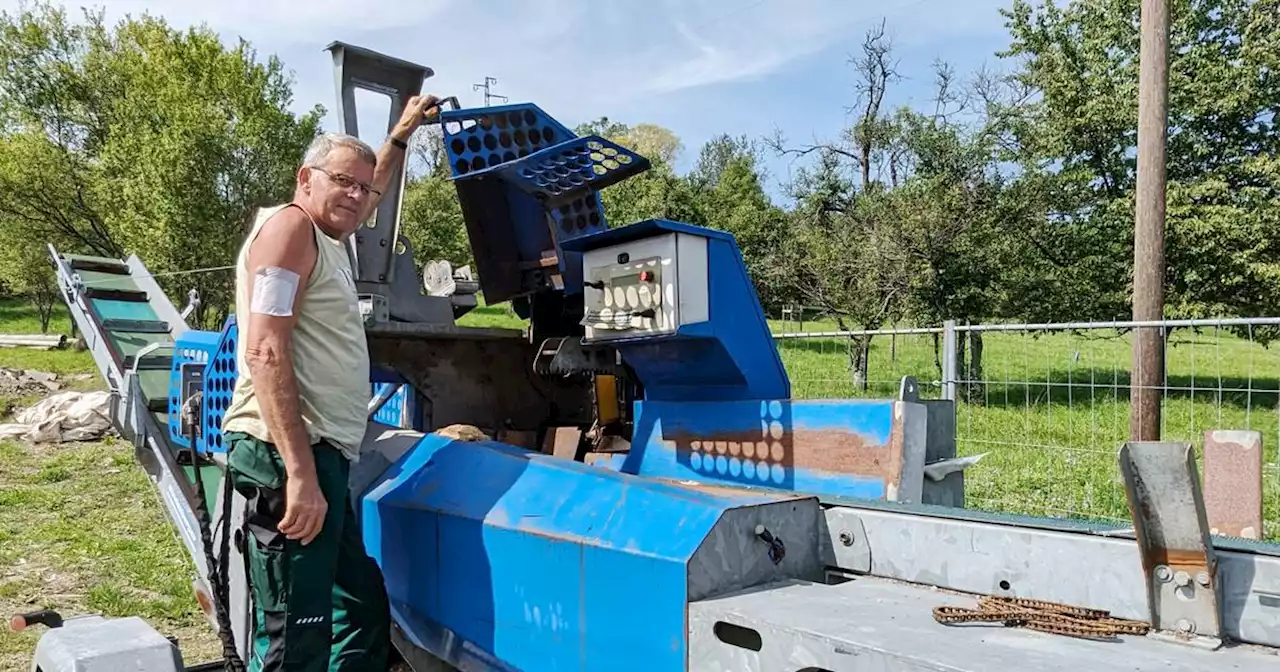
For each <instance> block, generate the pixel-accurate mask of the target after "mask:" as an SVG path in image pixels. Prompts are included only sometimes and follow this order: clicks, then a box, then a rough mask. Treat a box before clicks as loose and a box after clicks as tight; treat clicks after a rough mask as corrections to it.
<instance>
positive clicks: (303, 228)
mask: <svg viewBox="0 0 1280 672" xmlns="http://www.w3.org/2000/svg"><path fill="white" fill-rule="evenodd" d="M315 251H316V241H315V232H314V231H313V230H312V224H311V219H310V218H309V217H307V213H305V212H303V211H302V210H301V209H300V208H296V207H286V208H283V209H281V210H280V211H279V212H277V213H275V214H274V215H272V216H271V217H270V218H268V219H267V221H266V222H263V224H262V227H261V229H259V231H258V235H257V237H255V238H254V240H253V243H252V244H251V245H250V246H249V255H250V257H251V258H252V259H254V260H255V261H256V262H258V263H257V264H255V265H271V266H281V267H283V268H292V267H293V266H295V265H302V266H310V265H311V264H312V263H314V261H313V260H314V257H315ZM286 262H291V263H286ZM295 270H298V269H295Z"/></svg>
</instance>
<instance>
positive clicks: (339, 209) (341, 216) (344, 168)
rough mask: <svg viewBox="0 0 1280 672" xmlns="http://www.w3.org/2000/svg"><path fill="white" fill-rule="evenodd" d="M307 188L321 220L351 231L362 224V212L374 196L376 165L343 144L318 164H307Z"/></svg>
mask: <svg viewBox="0 0 1280 672" xmlns="http://www.w3.org/2000/svg"><path fill="white" fill-rule="evenodd" d="M301 172H303V173H305V174H306V175H305V180H306V182H305V184H304V185H303V187H304V191H306V192H307V194H308V200H309V201H310V202H311V214H312V216H314V217H316V218H317V219H319V220H321V223H324V224H327V225H329V226H331V227H333V228H334V229H336V230H337V232H338V233H339V234H349V233H352V232H353V231H355V230H356V229H358V228H360V224H361V221H360V216H361V214H363V213H364V211H365V209H366V208H367V206H368V204H369V199H371V198H372V197H373V196H372V194H371V193H370V191H369V188H370V183H372V182H373V165H372V164H370V163H369V162H367V161H365V160H363V159H361V158H360V155H359V154H357V153H356V152H355V150H352V149H348V148H346V147H339V148H337V149H335V150H334V151H332V152H330V153H329V156H328V157H326V158H325V159H324V160H323V161H321V162H320V165H318V166H310V167H308V168H304V169H303V170H302V171H301Z"/></svg>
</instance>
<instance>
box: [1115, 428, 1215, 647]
mask: <svg viewBox="0 0 1280 672" xmlns="http://www.w3.org/2000/svg"><path fill="white" fill-rule="evenodd" d="M1119 459H1120V471H1121V474H1122V475H1123V476H1124V482H1125V491H1126V494H1127V495H1128V499H1129V509H1130V512H1131V513H1132V516H1133V524H1134V533H1135V535H1136V537H1137V542H1138V549H1139V551H1140V554H1141V557H1142V569H1143V573H1144V574H1145V578H1146V581H1147V596H1148V604H1149V607H1150V612H1151V618H1150V621H1151V625H1152V627H1154V628H1156V629H1159V630H1169V631H1176V632H1178V633H1179V634H1181V635H1184V636H1186V637H1188V638H1190V637H1198V638H1203V639H1204V640H1206V641H1211V640H1215V639H1217V638H1218V637H1220V633H1221V624H1220V612H1219V607H1218V595H1217V584H1218V571H1217V562H1216V558H1215V554H1214V549H1213V546H1212V543H1211V541H1210V539H1209V524H1208V520H1207V517H1206V514H1205V508H1204V498H1203V496H1202V495H1201V492H1200V479H1199V476H1198V472H1197V469H1196V463H1195V454H1194V451H1193V449H1192V447H1191V444H1189V443H1183V442H1177V443H1174V442H1138V441H1133V442H1128V443H1126V444H1124V446H1122V447H1121V449H1120V455H1119Z"/></svg>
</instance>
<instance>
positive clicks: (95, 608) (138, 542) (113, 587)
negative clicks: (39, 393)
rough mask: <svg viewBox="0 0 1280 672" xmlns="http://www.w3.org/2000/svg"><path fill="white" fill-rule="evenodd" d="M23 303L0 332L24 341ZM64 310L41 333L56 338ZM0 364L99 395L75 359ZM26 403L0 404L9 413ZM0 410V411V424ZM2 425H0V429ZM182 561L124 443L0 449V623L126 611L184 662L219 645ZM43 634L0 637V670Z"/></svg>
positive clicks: (26, 315) (44, 356) (25, 357)
mask: <svg viewBox="0 0 1280 672" xmlns="http://www.w3.org/2000/svg"><path fill="white" fill-rule="evenodd" d="M39 330H40V323H39V320H38V319H37V318H36V316H35V313H34V311H33V310H31V309H30V308H29V307H27V306H25V305H22V304H20V303H16V302H13V301H0V333H36V332H39ZM69 330H70V323H69V320H68V318H67V315H66V312H65V310H63V311H59V313H58V314H57V315H56V317H55V319H54V320H53V324H52V325H51V333H52V332H54V331H57V332H61V333H68V332H69ZM0 367H6V368H11V369H36V370H41V371H52V372H55V373H59V374H75V373H93V376H92V377H90V378H89V379H88V380H86V381H84V382H83V383H80V384H77V385H75V386H74V387H79V388H86V389H88V388H101V387H102V386H103V383H102V380H101V378H100V376H99V375H98V374H97V371H96V369H95V368H94V365H93V359H92V358H91V357H90V355H89V353H87V352H76V351H74V350H72V349H66V350H57V351H40V350H29V349H16V348H0ZM35 400H36V399H33V398H31V397H17V398H7V399H6V398H0V408H4V407H5V405H6V404H7V403H10V402H11V403H15V404H16V405H17V406H18V407H22V406H25V405H27V404H29V403H32V402H34V401H35ZM3 415H4V414H3V413H2V412H0V416H3ZM7 419H8V418H4V417H0V422H4V421H7ZM192 572H193V565H192V564H191V562H190V560H189V559H188V557H187V555H186V551H185V550H184V549H183V547H182V544H181V542H180V541H179V540H178V538H177V536H176V533H175V531H174V529H173V527H172V526H171V525H170V523H169V520H168V518H166V517H165V515H164V512H163V509H162V505H161V504H160V500H159V498H158V496H157V495H156V493H155V489H154V488H153V487H152V485H151V483H150V481H149V479H148V478H147V476H146V474H145V473H144V472H143V471H142V470H141V469H140V468H138V466H137V464H136V463H135V462H134V458H133V449H132V447H131V446H129V445H128V444H126V443H123V442H120V441H115V440H110V439H109V440H106V441H102V442H98V443H70V444H60V445H55V444H44V445H36V446H33V445H28V444H24V443H18V442H14V441H0V615H3V616H4V617H5V618H4V619H3V620H4V621H5V622H6V623H7V621H8V616H9V615H10V614H13V613H18V612H23V611H32V610H34V609H41V608H49V609H56V610H57V611H59V613H61V614H62V615H63V616H72V615H76V614H83V613H103V614H107V615H129V614H136V615H139V616H142V617H144V618H146V619H147V620H148V621H149V622H150V623H151V624H152V625H153V626H154V627H156V628H157V629H159V630H160V631H161V632H162V633H164V634H166V635H169V636H173V637H177V638H178V639H179V641H180V642H181V643H182V647H183V653H184V655H186V656H187V662H188V663H189V664H190V663H193V662H199V661H203V660H213V659H215V658H216V657H217V655H218V652H219V646H218V642H217V638H216V636H215V635H214V634H213V631H212V629H211V628H210V627H209V626H208V624H207V621H206V620H205V618H204V615H203V614H202V613H201V612H200V610H199V608H198V606H197V604H196V601H195V597H194V596H193V594H192V592H191V577H192V575H193V574H192ZM43 631H44V628H40V627H37V628H32V629H31V630H29V631H27V632H24V633H20V634H14V633H11V632H9V630H8V627H7V625H6V626H5V627H4V628H3V629H0V670H26V669H29V666H30V664H31V653H32V651H33V649H34V648H35V643H36V640H37V639H38V638H39V636H40V634H41V633H42V632H43Z"/></svg>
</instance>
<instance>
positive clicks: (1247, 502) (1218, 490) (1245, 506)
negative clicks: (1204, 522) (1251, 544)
mask: <svg viewBox="0 0 1280 672" xmlns="http://www.w3.org/2000/svg"><path fill="white" fill-rule="evenodd" d="M1262 462H1263V460H1262V433H1261V432H1257V431H1232V430H1221V429H1220V430H1211V431H1208V432H1205V435H1204V506H1205V512H1206V514H1207V515H1208V519H1209V532H1210V533H1211V534H1225V535H1228V536H1232V537H1243V538H1245V539H1261V538H1262V534H1263V529H1262Z"/></svg>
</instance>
